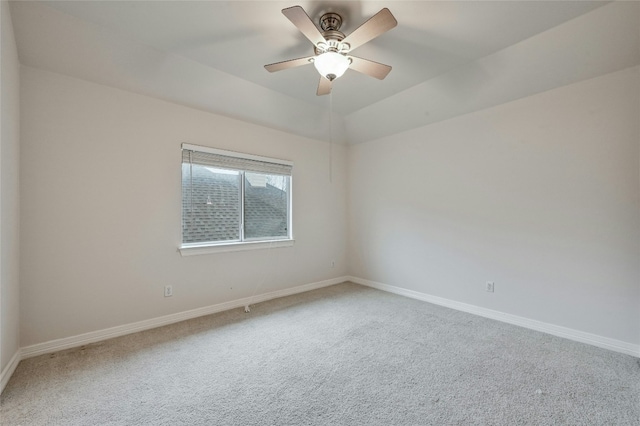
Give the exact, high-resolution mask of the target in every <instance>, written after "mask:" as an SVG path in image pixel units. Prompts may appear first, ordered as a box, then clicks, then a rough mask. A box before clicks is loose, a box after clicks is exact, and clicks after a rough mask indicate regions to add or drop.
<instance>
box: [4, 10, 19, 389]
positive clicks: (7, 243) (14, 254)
mask: <svg viewBox="0 0 640 426" xmlns="http://www.w3.org/2000/svg"><path fill="white" fill-rule="evenodd" d="M0 15H1V18H2V23H1V24H2V27H1V28H2V34H1V35H0V38H1V40H2V47H1V49H2V50H1V51H2V58H1V61H0V62H1V70H0V96H1V97H0V117H1V120H0V371H2V372H5V369H6V368H7V367H9V362H10V361H11V359H12V358H13V356H14V355H16V354H17V353H18V350H19V348H20V335H19V315H20V314H19V310H20V300H19V296H20V288H19V286H18V270H19V265H18V252H19V228H20V219H19V204H20V202H19V200H20V199H19V196H18V174H19V171H18V164H19V160H18V157H19V140H20V133H19V132H20V96H19V87H20V80H19V67H20V64H19V62H18V55H17V52H16V44H15V40H14V37H13V27H12V23H11V14H10V12H9V5H8V3H7V2H6V1H2V2H0ZM5 377H8V376H5Z"/></svg>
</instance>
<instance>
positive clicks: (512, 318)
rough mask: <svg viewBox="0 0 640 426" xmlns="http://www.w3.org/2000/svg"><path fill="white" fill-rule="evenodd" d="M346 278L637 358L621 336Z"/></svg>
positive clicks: (639, 353) (637, 349)
mask: <svg viewBox="0 0 640 426" xmlns="http://www.w3.org/2000/svg"><path fill="white" fill-rule="evenodd" d="M347 278H348V279H349V281H351V282H354V283H356V284H361V285H364V286H367V287H372V288H376V289H378V290H383V291H387V292H389V293H394V294H398V295H401V296H406V297H410V298H412V299H417V300H422V301H424V302H429V303H433V304H434V305H440V306H445V307H447V308H451V309H455V310H458V311H462V312H468V313H470V314H474V315H478V316H481V317H485V318H490V319H494V320H498V321H502V322H506V323H509V324H513V325H518V326H520V327H524V328H528V329H531V330H536V331H541V332H543V333H547V334H552V335H554V336H558V337H563V338H565V339H570V340H574V341H576V342H581V343H586V344H588V345H593V346H597V347H599V348H604V349H609V350H611V351H615V352H620V353H623V354H627V355H631V356H635V357H638V358H640V345H635V344H633V343H628V342H623V341H622V340H616V339H610V338H608V337H604V336H599V335H597V334H591V333H586V332H584V331H580V330H574V329H572V328H567V327H562V326H559V325H554V324H549V323H546V322H542V321H537V320H533V319H529V318H524V317H520V316H517V315H512V314H507V313H504V312H500V311H494V310H492V309H487V308H483V307H480V306H476V305H470V304H467V303H462V302H457V301H455V300H450V299H445V298H442V297H438V296H432V295H430V294H425V293H420V292H417V291H414V290H407V289H405V288H401V287H395V286H392V285H388V284H383V283H379V282H375V281H370V280H365V279H363V278H358V277H351V276H350V277H347Z"/></svg>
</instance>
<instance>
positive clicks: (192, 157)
mask: <svg viewBox="0 0 640 426" xmlns="http://www.w3.org/2000/svg"><path fill="white" fill-rule="evenodd" d="M198 148H199V149H198ZM205 149H206V150H207V151H205ZM182 162H183V163H185V164H198V165H201V166H209V167H216V168H220V169H227V170H238V171H249V172H256V173H266V174H272V175H283V176H291V171H292V169H293V165H292V164H291V163H290V162H288V161H286V160H276V159H272V158H266V157H258V156H253V155H248V154H240V153H232V152H227V151H221V150H214V149H211V148H205V147H197V146H195V145H187V144H183V145H182Z"/></svg>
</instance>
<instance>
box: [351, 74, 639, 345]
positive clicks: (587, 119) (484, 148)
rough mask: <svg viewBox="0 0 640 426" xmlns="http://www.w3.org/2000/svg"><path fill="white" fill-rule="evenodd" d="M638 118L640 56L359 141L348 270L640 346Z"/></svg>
mask: <svg viewBox="0 0 640 426" xmlns="http://www.w3.org/2000/svg"><path fill="white" fill-rule="evenodd" d="M638 117H640V75H639V69H638V67H635V68H629V69H626V70H623V71H620V72H616V73H612V74H608V75H605V76H602V77H597V78H594V79H591V80H587V81H584V82H581V83H577V84H573V85H570V86H566V87H561V88H558V89H555V90H551V91H548V92H545V93H541V94H538V95H535V96H531V97H528V98H524V99H521V100H518V101H514V102H510V103H507V104H503V105H500V106H497V107H494V108H490V109H487V110H483V111H480V112H476V113H472V114H468V115H465V116H461V117H457V118H453V119H450V120H447V121H443V122H439V123H435V124H433V125H429V126H426V127H423V128H420V129H416V130H413V131H409V132H406V133H403V134H399V135H395V136H390V137H387V138H384V139H380V140H377V141H374V142H370V143H364V144H361V145H356V146H354V147H352V148H351V149H350V151H349V161H348V171H349V174H348V182H349V200H350V203H349V215H350V219H349V229H350V233H349V265H350V274H351V275H353V276H356V277H359V278H362V279H366V280H371V281H376V282H380V283H383V284H388V285H393V286H398V287H402V288H405V289H409V290H414V291H418V292H420V293H424V294H428V295H433V296H439V297H442V298H446V299H450V300H454V301H458V302H463V303H468V304H472V305H475V306H479V307H483V308H487V309H492V310H496V311H500V312H504V313H508V314H513V315H518V316H521V317H525V318H529V319H534V320H538V321H543V322H546V323H550V324H555V325H560V326H564V327H569V328H571V329H574V330H579V331H584V332H587V333H593V334H596V335H599V336H604V337H608V338H612V339H617V340H620V341H623V342H628V343H631V344H636V345H637V344H638V343H640V180H639V178H640V167H639V161H640V130H639V122H640V120H639V119H638ZM486 281H494V282H495V293H487V292H486V291H485V282H486Z"/></svg>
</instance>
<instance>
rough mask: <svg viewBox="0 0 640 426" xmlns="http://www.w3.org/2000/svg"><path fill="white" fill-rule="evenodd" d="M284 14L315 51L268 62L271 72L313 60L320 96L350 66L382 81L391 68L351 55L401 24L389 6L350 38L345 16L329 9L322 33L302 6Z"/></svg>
mask: <svg viewBox="0 0 640 426" xmlns="http://www.w3.org/2000/svg"><path fill="white" fill-rule="evenodd" d="M282 13H283V14H284V16H286V17H287V18H288V19H289V20H290V21H291V22H292V23H293V25H295V26H296V27H297V28H298V29H299V30H300V32H301V33H302V34H303V35H304V36H305V37H306V38H308V39H309V41H311V43H313V47H314V53H315V54H314V55H312V56H306V57H304V58H298V59H291V60H288V61H283V62H276V63H274V64H269V65H265V66H264V67H265V68H266V69H267V71H269V72H275V71H281V70H285V69H289V68H294V67H298V66H301V65H307V64H311V63H312V64H313V65H314V66H315V67H316V69H317V70H318V72H319V73H320V83H319V84H318V91H317V92H316V94H317V95H318V96H321V95H327V94H329V93H330V92H331V82H332V81H333V80H335V79H336V78H338V77H340V76H341V75H342V74H344V72H345V71H346V70H347V69H348V68H351V69H352V70H355V71H358V72H361V73H362V74H366V75H369V76H371V77H375V78H377V79H379V80H382V79H383V78H385V77H386V76H387V74H389V71H391V67H390V66H389V65H384V64H380V63H378V62H373V61H369V60H367V59H362V58H358V57H357V56H353V55H351V52H352V51H353V50H355V49H356V48H357V47H359V46H361V45H363V44H364V43H366V42H368V41H370V40H372V39H374V38H376V37H378V36H379V35H381V34H383V33H385V32H387V31H389V30H390V29H392V28H393V27H395V26H396V25H398V21H396V18H394V17H393V15H392V14H391V12H390V11H389V9H387V8H384V9H382V10H381V11H380V12H378V13H376V14H375V15H373V16H372V17H371V18H370V19H369V20H368V21H366V22H365V23H364V24H362V25H361V26H360V27H358V28H356V30H355V31H353V32H352V33H351V34H349V35H348V36H346V37H345V35H344V34H343V33H341V32H340V26H341V25H342V17H341V16H340V15H339V14H337V13H334V12H329V13H325V14H324V15H322V16H321V17H320V20H319V23H320V29H322V32H320V29H318V27H317V26H316V25H315V24H314V23H313V21H311V18H309V15H307V13H306V12H305V11H304V9H303V8H302V7H300V6H293V7H288V8H286V9H282Z"/></svg>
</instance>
